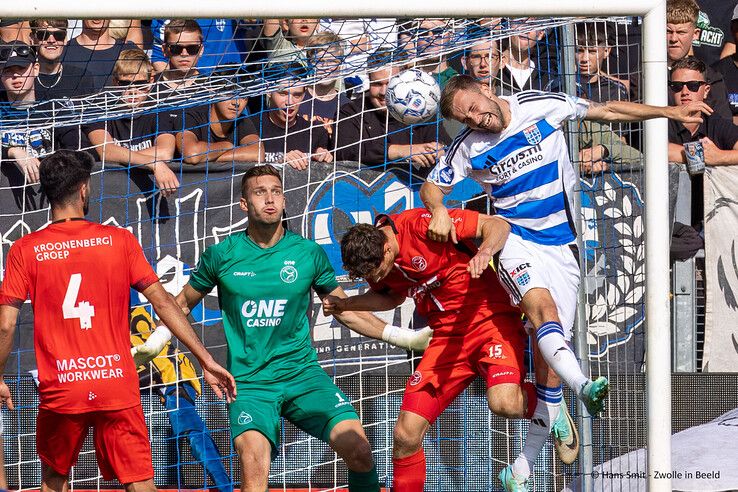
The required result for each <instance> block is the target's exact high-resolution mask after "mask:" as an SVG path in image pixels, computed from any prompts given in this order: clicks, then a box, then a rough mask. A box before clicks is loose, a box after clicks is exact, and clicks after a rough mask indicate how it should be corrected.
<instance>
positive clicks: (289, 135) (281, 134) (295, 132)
mask: <svg viewBox="0 0 738 492" xmlns="http://www.w3.org/2000/svg"><path fill="white" fill-rule="evenodd" d="M251 121H252V123H253V124H254V127H256V128H257V129H258V130H259V135H260V137H261V143H262V145H264V162H268V163H279V162H283V161H284V154H286V153H287V152H289V151H290V150H300V151H302V152H304V153H306V154H311V153H313V152H315V151H316V150H317V149H318V147H321V148H324V149H327V150H330V136H329V135H328V131H327V130H326V129H325V127H324V126H323V125H322V124H320V123H318V122H316V123H315V124H313V125H311V124H310V123H308V122H307V121H305V120H304V119H302V118H301V117H299V116H298V117H297V118H296V120H295V123H294V125H292V126H291V127H290V128H289V129H288V130H285V129H284V127H280V126H277V125H275V124H274V123H273V122H272V120H271V119H270V118H269V113H268V112H266V113H261V114H260V115H257V116H253V117H252V118H251Z"/></svg>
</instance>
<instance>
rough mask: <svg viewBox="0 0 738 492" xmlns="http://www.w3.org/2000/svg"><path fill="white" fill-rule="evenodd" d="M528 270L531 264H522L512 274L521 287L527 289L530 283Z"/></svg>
mask: <svg viewBox="0 0 738 492" xmlns="http://www.w3.org/2000/svg"><path fill="white" fill-rule="evenodd" d="M528 268H530V263H521V264H520V265H518V266H517V267H515V269H513V270H512V271H511V272H510V276H511V277H512V278H513V280H515V283H517V284H518V285H519V286H520V287H525V286H526V285H528V284H529V283H530V274H529V273H528Z"/></svg>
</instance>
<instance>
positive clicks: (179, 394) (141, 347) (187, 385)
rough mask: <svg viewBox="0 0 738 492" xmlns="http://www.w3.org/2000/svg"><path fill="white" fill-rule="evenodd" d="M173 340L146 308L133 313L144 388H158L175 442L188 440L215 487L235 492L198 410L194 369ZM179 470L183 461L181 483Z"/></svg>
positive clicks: (133, 339)
mask: <svg viewBox="0 0 738 492" xmlns="http://www.w3.org/2000/svg"><path fill="white" fill-rule="evenodd" d="M171 337H172V333H171V332H170V331H169V329H168V328H167V327H166V326H159V327H156V326H155V325H154V322H153V320H152V319H151V316H150V315H149V313H148V311H147V310H146V309H145V308H143V307H137V308H135V309H134V310H133V311H132V312H131V344H132V345H133V348H131V354H132V355H133V361H134V362H135V363H136V367H137V368H138V376H139V382H140V384H141V387H142V388H146V387H150V386H152V385H153V386H154V387H155V388H156V390H157V391H158V393H159V398H160V399H161V404H162V405H164V408H166V410H167V417H169V423H170V424H171V426H172V433H173V434H174V437H175V439H179V438H180V437H187V439H189V441H190V449H191V450H192V456H193V457H194V458H195V459H196V460H197V461H199V462H201V463H202V464H203V467H204V468H205V471H206V472H207V474H208V475H210V478H211V479H212V480H213V483H214V484H215V488H216V489H217V490H218V491H219V492H232V490H233V483H232V482H231V478H230V477H229V476H228V473H227V472H226V471H225V468H224V467H223V463H222V461H221V459H222V457H221V455H220V452H219V451H218V448H217V447H216V445H215V442H213V438H212V436H211V435H210V432H209V431H208V428H207V427H206V425H205V422H203V420H202V418H201V417H200V415H199V414H198V413H197V410H196V409H195V399H196V398H197V397H198V396H200V394H201V393H202V389H201V386H200V381H199V379H198V377H197V373H196V372H195V366H194V365H193V364H192V362H191V361H190V359H188V358H187V356H185V355H184V354H183V353H182V352H180V351H179V350H177V349H176V348H174V347H173V346H172V344H171V343H169V339H170V338H171ZM149 362H152V364H149ZM180 468H181V460H180V459H177V479H178V481H180V480H181V475H180V472H181V470H180Z"/></svg>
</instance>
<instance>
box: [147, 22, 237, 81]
mask: <svg viewBox="0 0 738 492" xmlns="http://www.w3.org/2000/svg"><path fill="white" fill-rule="evenodd" d="M169 20H170V19H153V20H152V21H151V33H152V34H153V37H154V45H153V48H152V50H151V61H152V62H154V63H156V62H166V61H167V58H166V57H165V56H164V53H162V50H161V44H162V41H163V40H164V27H165V26H166V25H167V24H168V23H169ZM196 20H197V23H198V24H199V25H200V29H202V36H203V40H204V45H205V49H204V51H203V53H202V56H201V57H200V60H199V61H198V63H197V68H198V70H200V72H202V73H204V74H208V73H210V72H211V71H212V67H215V66H219V65H227V64H231V63H241V54H240V52H239V49H238V47H237V46H236V43H235V41H234V37H235V36H234V34H235V31H236V27H237V22H236V21H235V20H234V19H196Z"/></svg>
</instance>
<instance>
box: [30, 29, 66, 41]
mask: <svg viewBox="0 0 738 492" xmlns="http://www.w3.org/2000/svg"><path fill="white" fill-rule="evenodd" d="M49 38H54V39H55V40H57V41H58V42H60V43H61V42H62V41H66V39H67V31H36V39H38V40H39V41H48V40H49Z"/></svg>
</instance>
